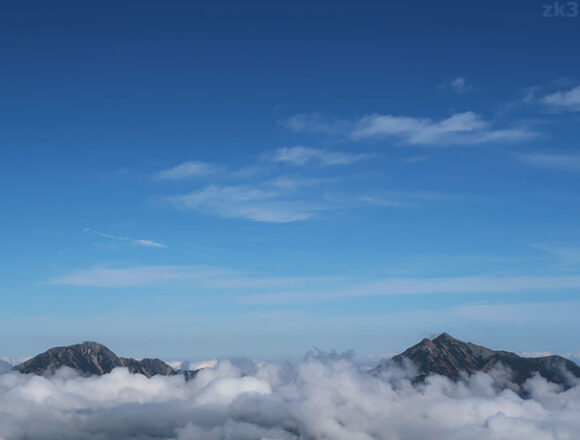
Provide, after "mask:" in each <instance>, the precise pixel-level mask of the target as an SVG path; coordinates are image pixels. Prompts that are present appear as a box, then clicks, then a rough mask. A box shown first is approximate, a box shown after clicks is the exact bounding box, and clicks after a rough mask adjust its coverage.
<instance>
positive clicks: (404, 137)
mask: <svg viewBox="0 0 580 440" xmlns="http://www.w3.org/2000/svg"><path fill="white" fill-rule="evenodd" d="M297 117H299V121H300V123H289V122H288V121H294V118H297ZM284 125H285V126H287V127H288V128H291V129H292V130H294V131H304V132H322V133H330V134H342V135H344V136H346V137H348V138H350V139H352V140H355V141H357V140H363V139H384V138H393V139H397V140H398V141H399V142H401V143H403V144H408V145H476V144H484V143H495V142H519V141H524V140H528V139H530V138H533V137H534V136H536V135H537V133H536V132H534V131H532V130H530V129H529V128H528V127H526V126H517V127H506V128H498V127H497V126H496V125H495V124H493V123H492V122H490V121H487V120H485V119H483V118H482V117H481V116H480V115H478V114H476V113H474V112H470V111H468V112H463V113H455V114H453V115H451V116H449V117H447V118H444V119H440V120H434V119H430V118H418V117H412V116H402V115H382V114H370V115H366V116H363V117H362V118H360V119H358V120H353V121H344V120H336V122H334V123H333V122H332V120H324V121H323V122H321V117H320V115H318V114H314V115H312V116H310V117H309V115H307V114H301V115H296V116H294V117H292V118H289V119H287V120H286V123H285V124H284ZM333 126H334V127H335V128H334V129H330V127H333Z"/></svg>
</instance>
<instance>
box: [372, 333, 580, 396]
mask: <svg viewBox="0 0 580 440" xmlns="http://www.w3.org/2000/svg"><path fill="white" fill-rule="evenodd" d="M406 362H411V363H412V364H413V365H414V366H415V367H416V368H417V376H416V377H415V378H414V381H415V382H420V381H424V380H425V379H426V378H427V377H428V376H429V375H431V374H439V375H442V376H445V377H448V378H449V379H451V380H454V381H457V380H459V379H460V378H461V377H462V375H464V374H467V375H471V374H474V373H476V372H478V371H481V372H485V373H487V372H490V371H492V370H493V369H494V368H497V367H499V366H504V367H507V368H509V369H510V371H511V373H512V378H511V379H512V381H513V383H515V384H517V385H519V386H521V385H522V384H523V383H524V382H525V381H526V380H528V379H529V378H531V377H532V376H533V375H534V374H539V375H540V376H542V377H543V378H544V379H546V380H548V381H550V382H553V383H556V384H558V385H562V386H563V387H564V388H570V387H571V386H572V385H573V382H574V380H575V378H580V366H578V365H577V364H575V363H574V362H572V361H571V360H569V359H566V358H564V357H562V356H558V355H550V356H543V357H536V358H526V357H522V356H519V355H517V354H516V353H512V352H509V351H503V350H492V349H490V348H487V347H483V346H481V345H477V344H474V343H472V342H464V341H461V340H459V339H456V338H454V337H452V336H451V335H449V334H448V333H445V332H444V333H441V334H440V335H439V336H437V337H436V338H434V339H432V340H430V339H428V338H424V339H423V340H421V341H420V342H419V343H418V344H415V345H413V346H412V347H409V348H408V349H407V350H405V351H403V352H402V353H400V354H398V355H396V356H394V357H393V358H391V359H390V360H389V361H386V362H383V363H382V364H380V365H378V366H377V367H376V368H375V369H374V370H373V371H375V372H380V371H381V370H383V369H384V368H387V367H388V366H389V365H393V364H394V365H397V366H404V365H405V363H406Z"/></svg>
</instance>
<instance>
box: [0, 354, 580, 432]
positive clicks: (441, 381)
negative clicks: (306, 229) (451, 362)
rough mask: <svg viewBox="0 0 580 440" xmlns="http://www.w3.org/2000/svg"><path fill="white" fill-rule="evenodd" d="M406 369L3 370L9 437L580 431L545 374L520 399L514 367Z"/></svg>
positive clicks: (2, 404)
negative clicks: (165, 373) (451, 374)
mask: <svg viewBox="0 0 580 440" xmlns="http://www.w3.org/2000/svg"><path fill="white" fill-rule="evenodd" d="M408 373H409V372H405V371H401V370H395V369H388V370H387V371H385V372H384V373H383V374H382V375H381V376H378V377H377V376H374V375H372V374H369V373H368V372H365V371H363V370H361V369H360V368H359V367H357V366H356V365H355V364H354V363H353V362H352V360H351V358H349V356H339V355H334V354H330V355H328V354H322V353H317V354H311V355H310V356H307V357H306V358H305V360H304V361H302V362H298V363H282V364H279V363H257V364H254V363H252V362H249V361H245V362H237V363H236V362H230V361H222V362H220V363H218V364H217V365H215V366H214V367H212V368H207V369H205V370H203V371H202V372H201V373H200V374H199V375H198V376H197V377H196V378H195V379H194V380H193V381H190V382H187V383H186V382H184V380H183V378H181V377H154V378H151V379H147V378H145V377H144V376H141V375H130V374H129V373H128V372H127V371H126V370H125V369H116V370H114V371H113V372H112V373H111V374H109V375H105V376H102V377H91V378H80V377H77V376H75V375H74V374H73V373H72V372H71V371H70V370H69V371H66V370H61V372H60V373H59V374H57V376H54V377H52V378H43V377H36V376H30V375H20V374H18V373H8V374H2V375H0V438H2V440H19V439H23V438H27V439H33V440H48V439H50V440H53V439H55V438H58V439H63V440H67V439H71V440H72V439H75V440H77V439H84V440H97V439H99V440H137V439H140V440H152V439H164V440H202V439H203V440H223V439H228V440H230V439H231V440H234V439H235V440H250V439H252V440H255V439H263V440H266V439H269V440H274V439H276V440H299V439H300V440H322V439H333V440H353V439H355V440H392V439H398V440H416V439H423V438H429V439H432V440H460V439H467V438H468V439H470V440H491V439H493V440H519V439H521V440H524V439H525V440H528V439H534V440H566V439H575V438H578V436H579V435H580V390H579V389H578V387H575V388H571V389H569V390H568V391H565V392H563V391H562V390H560V389H558V388H557V387H555V386H554V385H552V384H550V383H548V382H546V381H545V380H543V379H542V378H540V377H534V378H532V379H530V380H529V381H528V382H527V383H526V384H525V385H524V387H525V389H526V391H527V392H528V393H529V394H530V396H531V399H528V400H523V399H521V398H520V397H518V395H517V394H516V393H515V392H514V391H512V390H510V389H507V390H504V391H500V388H498V384H499V383H500V382H501V381H504V382H505V380H506V378H507V377H509V372H508V371H503V370H497V371H493V372H491V373H490V374H483V373H478V374H476V375H474V376H472V377H471V378H469V379H466V380H465V381H463V382H460V383H451V382H450V381H448V380H447V379H446V378H443V377H439V376H434V377H432V378H431V379H430V380H429V381H428V382H427V383H426V384H425V385H423V386H419V387H416V388H415V387H413V386H412V385H411V384H410V383H409V381H408V380H407V379H405V377H406V376H407V375H408Z"/></svg>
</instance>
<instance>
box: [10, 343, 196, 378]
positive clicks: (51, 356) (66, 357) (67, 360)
mask: <svg viewBox="0 0 580 440" xmlns="http://www.w3.org/2000/svg"><path fill="white" fill-rule="evenodd" d="M60 367H69V368H72V369H73V370H75V371H77V372H79V373H80V374H82V375H84V376H94V375H98V376H100V375H103V374H107V373H110V372H111V371H112V370H113V369H114V368H117V367H126V368H127V369H128V370H129V371H130V372H131V373H135V374H143V375H145V376H147V377H152V376H155V375H162V376H173V375H177V374H183V375H184V376H185V378H186V379H191V378H193V377H194V376H195V374H196V373H197V371H185V372H182V371H180V370H175V369H174V368H172V367H171V366H169V365H167V364H166V363H165V362H163V361H162V360H160V359H142V360H137V359H132V358H123V357H118V356H117V355H116V354H115V353H113V352H112V351H111V350H109V349H108V348H107V347H105V346H104V345H102V344H99V343H97V342H83V343H82V344H76V345H69V346H67V347H54V348H51V349H50V350H48V351H45V352H44V353H41V354H39V355H38V356H35V357H33V358H32V359H30V360H28V361H26V362H23V363H22V364H19V365H17V366H15V367H14V369H15V370H17V371H20V372H21V373H34V374H37V375H47V374H54V372H55V371H56V370H57V369H59V368H60Z"/></svg>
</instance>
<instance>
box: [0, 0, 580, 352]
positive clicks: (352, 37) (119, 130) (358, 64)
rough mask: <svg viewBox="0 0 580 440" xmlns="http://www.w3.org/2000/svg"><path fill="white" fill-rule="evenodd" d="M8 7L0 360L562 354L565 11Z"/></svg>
mask: <svg viewBox="0 0 580 440" xmlns="http://www.w3.org/2000/svg"><path fill="white" fill-rule="evenodd" d="M544 3H546V2H537V1H521V2H464V1H462V2H450V1H449V2H428V1H424V2H412V3H407V2H356V3H355V2H339V1H333V2H231V3H222V2H212V3H211V4H210V3H209V2H204V3H202V2H148V1H139V2H136V1H134V2H133V1H132V2H107V1H105V2H97V3H87V2H77V1H75V2H67V1H61V2H57V3H49V2H17V3H16V2H13V4H10V5H8V4H6V5H4V7H3V11H2V14H0V45H1V46H0V47H1V49H0V50H1V54H2V68H1V69H0V79H1V82H2V84H3V87H2V95H1V100H0V112H1V121H2V129H1V130H0V145H1V146H0V152H1V160H0V173H1V174H0V176H1V177H0V179H1V193H0V200H1V206H2V215H1V217H0V237H1V238H0V240H1V243H2V252H1V253H0V268H1V269H0V275H1V277H0V278H1V281H0V354H4V355H11V356H14V357H19V356H27V355H31V354H34V353H36V352H38V351H41V350H44V349H46V348H47V347H48V346H52V345H63V344H69V343H74V342H79V341H82V340H86V339H91V340H98V341H100V342H103V343H105V344H107V345H109V346H110V347H111V348H112V349H114V350H115V351H117V352H119V353H122V354H126V355H135V356H142V355H159V356H162V357H165V358H184V357H185V358H190V359H195V358H200V359H201V358H206V357H215V356H230V355H242V354H245V355H248V356H256V357H280V356H293V355H299V354H301V353H303V352H305V351H306V350H308V349H310V348H312V347H314V346H315V347H319V348H322V349H337V350H345V349H349V348H353V349H355V350H356V351H357V352H358V353H360V355H361V356H367V355H369V356H380V355H383V354H388V353H392V352H397V351H399V350H401V349H403V348H405V347H406V346H408V345H411V344H412V343H415V342H416V341H417V340H419V339H420V338H422V337H424V336H430V335H432V334H435V333H438V332H441V331H444V330H446V331H448V332H450V333H452V334H454V335H455V336H457V337H460V338H462V339H470V340H474V341H476V342H479V343H482V344H485V345H489V346H492V347H498V348H505V349H511V350H514V351H518V352H524V351H528V352H531V351H550V352H553V353H572V354H575V353H579V352H580V341H579V340H578V337H577V335H578V333H579V330H580V320H579V319H578V316H579V315H580V299H579V298H578V294H579V293H580V219H579V215H580V208H579V206H580V191H579V189H580V185H579V183H580V180H579V179H580V145H579V143H578V142H579V141H578V138H579V136H578V134H579V127H580V124H579V122H580V57H578V55H577V54H578V47H580V18H578V17H558V18H543V17H542V10H543V8H542V5H543V4H544Z"/></svg>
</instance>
